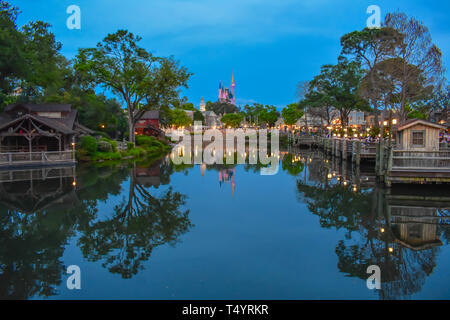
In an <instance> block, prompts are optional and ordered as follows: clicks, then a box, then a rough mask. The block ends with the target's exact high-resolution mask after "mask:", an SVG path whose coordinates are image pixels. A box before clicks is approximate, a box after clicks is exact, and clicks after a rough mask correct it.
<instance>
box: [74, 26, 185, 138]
mask: <svg viewBox="0 0 450 320" xmlns="http://www.w3.org/2000/svg"><path fill="white" fill-rule="evenodd" d="M141 40H142V39H141V37H139V36H135V35H134V34H133V33H131V32H129V31H127V30H118V31H117V32H115V33H113V34H109V35H108V36H106V37H105V38H104V39H103V41H102V42H100V43H98V44H97V46H96V47H95V48H88V49H80V50H79V53H78V55H77V58H76V62H75V69H76V71H77V72H78V73H80V74H81V76H82V77H83V78H85V79H88V82H90V86H91V87H95V86H96V85H102V86H104V87H105V88H108V89H110V90H112V92H113V93H115V94H116V95H118V96H120V97H121V98H123V100H124V101H126V102H127V106H126V107H127V110H128V127H129V139H130V142H134V140H135V139H134V138H135V134H134V132H135V125H136V120H137V119H140V117H141V116H142V115H143V114H144V112H146V111H147V110H151V109H158V108H159V107H160V106H161V105H170V104H171V102H172V101H174V100H178V95H179V88H180V87H187V81H188V79H189V77H190V76H191V73H189V72H188V71H187V69H186V68H184V67H180V66H179V64H178V62H177V61H175V60H174V59H173V58H172V57H170V58H162V57H155V56H153V55H152V54H151V53H149V52H148V51H147V50H145V49H144V48H142V47H139V44H138V43H139V42H140V41H141Z"/></svg>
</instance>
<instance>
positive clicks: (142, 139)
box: [136, 135, 158, 146]
mask: <svg viewBox="0 0 450 320" xmlns="http://www.w3.org/2000/svg"><path fill="white" fill-rule="evenodd" d="M155 142H158V140H157V139H156V138H155V137H149V136H144V135H139V136H136V144H137V145H138V146H144V145H152V144H153V143H155Z"/></svg>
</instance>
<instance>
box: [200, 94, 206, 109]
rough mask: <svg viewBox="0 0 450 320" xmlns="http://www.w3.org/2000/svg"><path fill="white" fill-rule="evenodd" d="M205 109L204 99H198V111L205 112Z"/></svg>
mask: <svg viewBox="0 0 450 320" xmlns="http://www.w3.org/2000/svg"><path fill="white" fill-rule="evenodd" d="M205 111H206V104H205V99H203V97H202V100H200V112H205Z"/></svg>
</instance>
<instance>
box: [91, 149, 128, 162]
mask: <svg viewBox="0 0 450 320" xmlns="http://www.w3.org/2000/svg"><path fill="white" fill-rule="evenodd" d="M120 159H122V155H121V154H120V153H119V152H111V151H110V152H95V153H94V154H93V155H92V157H91V160H92V161H100V160H102V161H106V160H120Z"/></svg>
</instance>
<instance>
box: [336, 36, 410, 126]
mask: <svg viewBox="0 0 450 320" xmlns="http://www.w3.org/2000/svg"><path fill="white" fill-rule="evenodd" d="M401 39H402V35H401V34H400V33H399V32H398V31H396V30H395V29H393V28H386V27H384V28H380V29H376V28H372V29H371V28H365V29H363V30H362V31H353V32H350V33H347V34H346V35H344V36H343V37H342V38H341V46H342V54H343V55H347V56H351V57H354V58H355V59H356V61H359V62H360V63H361V64H362V67H364V69H365V73H366V77H367V82H368V84H369V85H368V86H367V87H366V90H365V91H364V93H366V97H367V98H368V99H369V100H370V102H371V104H372V106H373V111H374V114H375V123H376V126H378V125H379V121H378V105H379V101H380V99H381V98H380V96H379V93H380V90H379V88H380V85H381V84H380V83H379V82H377V78H376V76H375V66H376V65H377V64H378V63H379V62H381V61H383V60H384V59H386V58H388V57H391V56H393V54H394V52H395V49H396V47H397V46H398V45H399V44H400V41H401Z"/></svg>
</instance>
